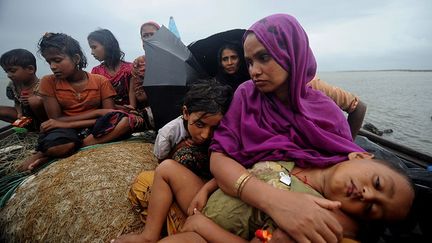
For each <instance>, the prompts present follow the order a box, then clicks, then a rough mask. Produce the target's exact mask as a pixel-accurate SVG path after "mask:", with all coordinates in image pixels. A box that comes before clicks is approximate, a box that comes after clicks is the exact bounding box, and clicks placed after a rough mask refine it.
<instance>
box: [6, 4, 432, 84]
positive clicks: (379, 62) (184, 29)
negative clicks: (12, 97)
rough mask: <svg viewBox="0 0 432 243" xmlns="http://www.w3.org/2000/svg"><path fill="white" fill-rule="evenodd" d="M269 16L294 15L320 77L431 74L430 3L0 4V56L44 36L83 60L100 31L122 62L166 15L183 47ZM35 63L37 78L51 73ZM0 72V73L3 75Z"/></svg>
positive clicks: (135, 52) (139, 49)
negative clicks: (54, 36) (54, 35)
mask: <svg viewBox="0 0 432 243" xmlns="http://www.w3.org/2000/svg"><path fill="white" fill-rule="evenodd" d="M273 13H289V14H291V15H294V16H295V17H296V18H297V19H298V20H299V21H300V23H301V24H302V25H303V27H304V28H305V30H306V32H307V33H308V34H309V39H310V43H311V46H312V49H313V51H314V53H315V56H316V58H317V61H318V70H319V71H335V70H371V69H432V61H431V57H432V31H431V26H432V14H431V13H432V1H431V0H379V1H377V0H362V1H358V0H355V1H354V0H353V1H349V0H345V1H342V0H340V1H336V0H325V1H323V0H307V1H306V0H262V1H258V0H100V1H95V0H31V1H28V0H0V30H1V34H0V44H1V46H0V53H4V52H6V51H8V50H10V49H13V48H25V49H28V50H30V51H31V52H33V53H36V51H37V48H36V45H37V42H38V40H39V39H40V37H41V36H42V35H43V34H44V33H45V32H64V33H67V34H69V35H71V36H72V37H74V38H75V39H77V40H78V41H79V42H80V43H81V46H82V48H83V50H84V51H85V53H86V55H87V58H88V60H89V66H88V68H87V70H90V68H91V67H93V66H95V65H97V64H98V62H97V61H96V60H95V59H94V58H93V57H92V56H91V55H90V49H89V47H88V43H87V35H88V34H89V33H90V32H91V31H93V30H96V29H97V28H99V27H101V28H107V29H109V30H111V31H112V32H113V33H114V35H115V36H116V37H117V39H118V40H119V43H120V47H121V48H122V50H123V51H124V52H125V53H126V60H129V61H131V60H133V59H134V58H135V57H137V56H139V55H141V54H142V52H143V51H142V46H141V42H140V37H139V26H140V25H141V24H142V23H143V22H145V21H147V20H154V21H156V22H158V23H160V24H163V25H166V26H168V21H169V17H170V16H173V17H174V19H175V21H176V25H177V28H178V30H179V32H180V35H181V38H182V41H183V42H184V43H185V44H186V45H187V44H189V43H190V42H192V41H195V40H198V39H202V38H205V37H207V36H209V35H211V34H214V33H217V32H220V31H224V30H229V29H234V28H248V27H249V26H250V25H251V24H253V23H254V22H255V21H257V20H259V19H260V18H262V17H265V16H267V15H270V14H273ZM37 59H38V75H39V76H43V75H45V74H48V73H50V71H49V68H48V65H47V64H46V63H45V62H44V61H43V60H42V59H41V58H40V57H37ZM3 75H4V73H2V76H3Z"/></svg>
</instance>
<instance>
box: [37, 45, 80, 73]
mask: <svg viewBox="0 0 432 243" xmlns="http://www.w3.org/2000/svg"><path fill="white" fill-rule="evenodd" d="M42 56H43V57H44V58H45V61H46V62H47V63H48V64H49V65H50V69H51V71H52V72H53V73H54V75H55V77H56V78H58V79H66V78H68V77H70V76H72V75H73V74H75V72H76V71H77V70H78V69H77V65H78V63H79V61H80V59H79V56H78V55H77V57H76V60H73V59H72V58H71V57H69V56H68V55H66V54H65V53H62V52H60V51H59V50H58V49H55V48H48V49H46V50H45V51H44V52H43V53H42Z"/></svg>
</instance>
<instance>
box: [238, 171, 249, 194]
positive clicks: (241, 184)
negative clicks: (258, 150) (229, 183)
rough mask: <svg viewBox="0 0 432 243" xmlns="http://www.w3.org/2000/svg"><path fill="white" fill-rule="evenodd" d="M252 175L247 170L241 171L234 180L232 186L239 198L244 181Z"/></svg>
mask: <svg viewBox="0 0 432 243" xmlns="http://www.w3.org/2000/svg"><path fill="white" fill-rule="evenodd" d="M251 177H252V174H250V173H249V172H245V173H243V174H242V175H241V176H240V177H239V178H238V179H237V181H236V183H235V185H234V188H235V190H236V193H237V197H238V198H240V196H241V193H242V191H243V188H244V186H245V185H246V182H247V181H248V180H249V179H250V178H251Z"/></svg>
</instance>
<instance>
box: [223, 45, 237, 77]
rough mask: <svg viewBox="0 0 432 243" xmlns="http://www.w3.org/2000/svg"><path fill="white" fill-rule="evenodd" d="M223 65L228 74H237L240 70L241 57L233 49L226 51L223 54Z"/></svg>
mask: <svg viewBox="0 0 432 243" xmlns="http://www.w3.org/2000/svg"><path fill="white" fill-rule="evenodd" d="M221 64H222V67H223V69H224V71H225V72H226V73H228V74H234V73H236V72H237V71H238V69H239V56H238V54H237V52H236V51H234V50H231V49H224V50H223V51H222V53H221Z"/></svg>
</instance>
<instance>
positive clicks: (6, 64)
mask: <svg viewBox="0 0 432 243" xmlns="http://www.w3.org/2000/svg"><path fill="white" fill-rule="evenodd" d="M0 65H1V67H2V68H3V70H4V71H5V72H6V73H7V76H8V78H9V79H10V80H11V82H10V83H9V85H8V87H7V90H6V94H7V97H8V98H9V99H11V100H13V101H14V102H15V107H10V106H0V120H3V121H6V122H10V123H13V122H15V121H16V120H17V119H22V118H23V117H27V118H31V119H32V120H33V126H34V128H36V129H37V128H38V125H37V124H40V123H41V122H42V121H44V120H46V113H45V109H44V106H43V103H42V97H41V96H40V95H39V91H38V90H39V79H38V77H37V76H36V58H35V57H34V55H33V54H32V53H31V52H29V51H27V50H24V49H13V50H10V51H8V52H6V53H4V54H3V55H2V56H1V57H0Z"/></svg>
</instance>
